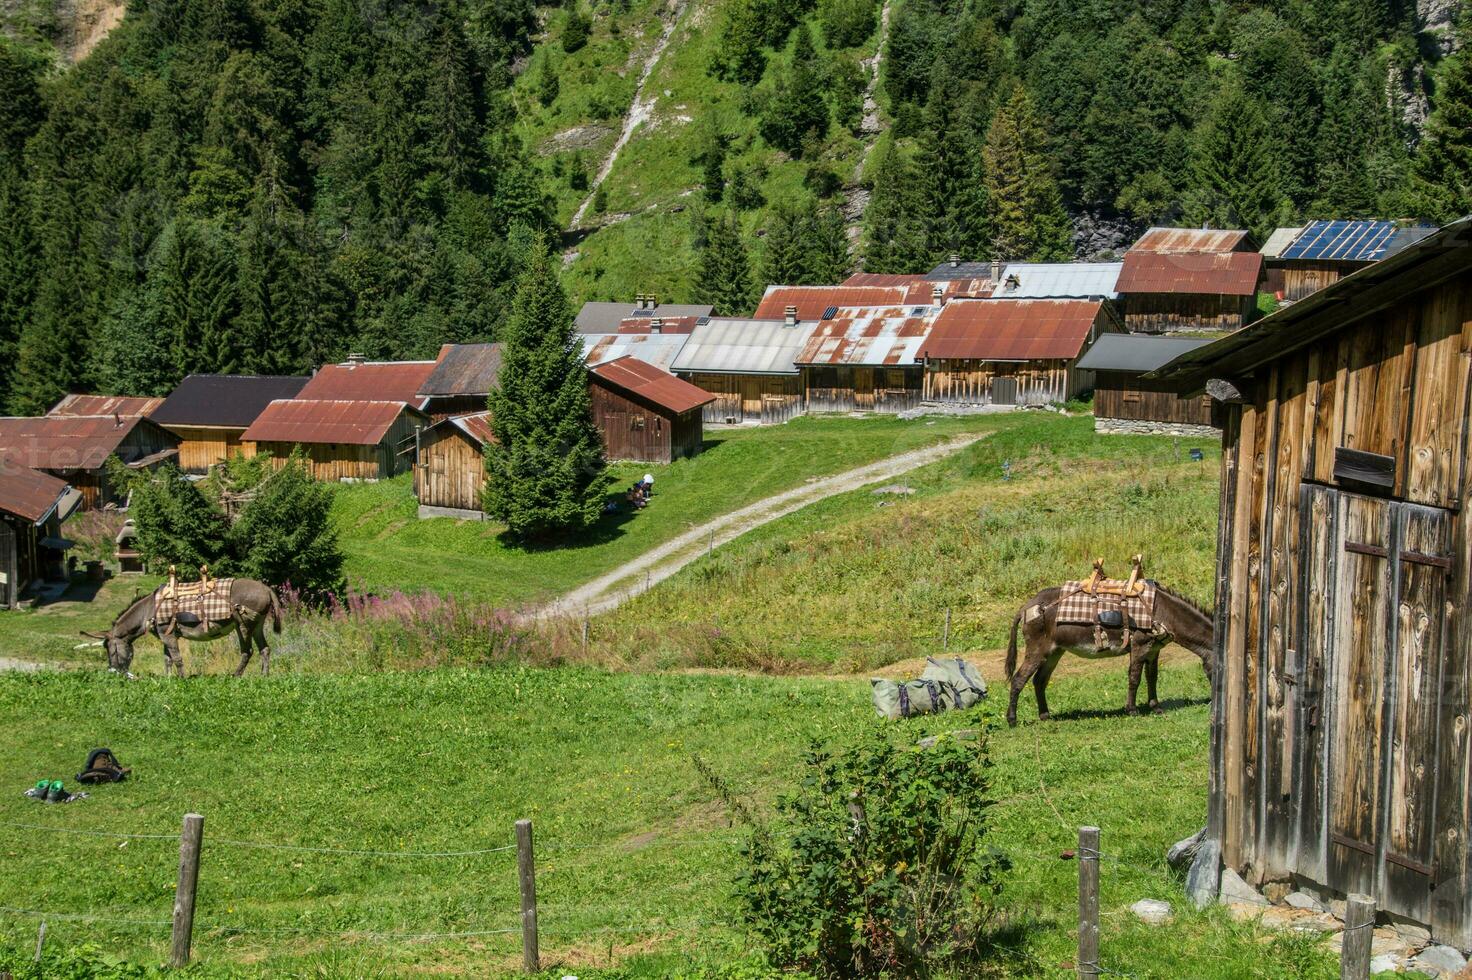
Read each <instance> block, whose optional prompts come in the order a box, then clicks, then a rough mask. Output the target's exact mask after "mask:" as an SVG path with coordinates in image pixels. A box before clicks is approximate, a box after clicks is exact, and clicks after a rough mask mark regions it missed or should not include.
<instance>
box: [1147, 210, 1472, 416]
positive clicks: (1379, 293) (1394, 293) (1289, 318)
mask: <svg viewBox="0 0 1472 980" xmlns="http://www.w3.org/2000/svg"><path fill="white" fill-rule="evenodd" d="M1468 268H1472V217H1467V218H1460V219H1458V220H1457V221H1454V222H1452V223H1451V224H1449V225H1447V226H1445V227H1444V228H1441V229H1440V230H1438V231H1437V232H1435V233H1434V234H1432V235H1430V236H1428V237H1426V238H1423V239H1421V240H1420V241H1418V242H1416V243H1415V244H1413V245H1410V246H1408V247H1407V248H1405V249H1402V250H1401V251H1400V252H1397V253H1396V254H1394V255H1392V256H1390V257H1389V258H1387V259H1382V260H1381V261H1379V262H1375V263H1372V264H1370V265H1367V266H1365V267H1364V268H1362V269H1356V270H1355V271H1354V272H1352V273H1351V274H1349V275H1347V276H1345V277H1344V278H1343V279H1340V280H1339V281H1338V282H1335V283H1332V284H1330V285H1329V286H1327V287H1325V288H1324V289H1321V290H1319V291H1318V292H1316V293H1314V294H1312V295H1311V296H1309V297H1308V298H1306V299H1302V300H1299V301H1298V302H1297V303H1294V304H1292V305H1290V306H1284V307H1281V308H1279V309H1278V310H1277V311H1276V312H1274V313H1272V314H1269V315H1268V316H1266V317H1263V318H1262V319H1261V320H1258V321H1257V322H1256V323H1253V324H1251V325H1250V326H1247V327H1243V328H1242V329H1241V330H1238V331H1236V332H1235V333H1232V334H1228V335H1227V336H1225V337H1223V338H1222V339H1221V340H1218V341H1215V342H1213V343H1211V344H1208V345H1207V346H1205V347H1202V348H1199V349H1197V350H1194V351H1190V352H1188V353H1186V354H1184V355H1182V356H1181V357H1179V358H1177V359H1175V360H1174V361H1171V362H1170V363H1169V364H1167V365H1166V366H1165V367H1163V368H1160V369H1159V370H1157V371H1154V372H1152V373H1151V374H1150V375H1149V376H1148V377H1149V378H1150V380H1158V381H1166V382H1169V383H1170V385H1171V386H1172V387H1173V388H1174V389H1175V390H1177V391H1180V392H1192V391H1198V390H1200V388H1201V387H1202V386H1203V385H1205V384H1206V382H1207V380H1208V379H1210V378H1213V377H1226V378H1230V377H1238V376H1241V375H1243V374H1245V373H1246V372H1249V371H1251V370H1253V369H1254V368H1256V367H1258V366H1259V365H1261V364H1264V363H1266V362H1268V361H1270V360H1274V359H1276V358H1278V357H1282V356H1284V355H1287V354H1291V353H1293V352H1294V351H1296V350H1299V349H1301V348H1303V347H1306V346H1308V345H1309V344H1311V343H1314V342H1315V341H1317V340H1319V339H1321V338H1323V337H1326V336H1329V335H1331V334H1333V333H1337V332H1338V331H1340V330H1343V329H1345V328H1347V327H1349V326H1351V325H1353V324H1354V323H1356V322H1357V321H1358V320H1360V319H1361V318H1363V317H1365V316H1368V315H1370V314H1372V313H1375V312H1376V311H1378V310H1382V309H1384V308H1385V307H1386V306H1388V305H1389V304H1391V303H1393V302H1395V301H1397V300H1399V299H1400V298H1402V297H1404V296H1407V295H1410V294H1412V293H1414V292H1417V291H1419V290H1422V289H1426V288H1429V287H1431V286H1434V285H1436V284H1437V283H1438V282H1441V281H1444V280H1445V279H1446V278H1448V277H1450V276H1453V275H1458V274H1465V273H1466V272H1467V270H1468Z"/></svg>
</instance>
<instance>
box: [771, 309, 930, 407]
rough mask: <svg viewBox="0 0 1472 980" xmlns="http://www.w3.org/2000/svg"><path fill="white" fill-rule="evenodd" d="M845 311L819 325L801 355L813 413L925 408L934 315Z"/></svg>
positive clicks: (798, 361) (805, 394)
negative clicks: (925, 364) (924, 355)
mask: <svg viewBox="0 0 1472 980" xmlns="http://www.w3.org/2000/svg"><path fill="white" fill-rule="evenodd" d="M915 309H916V307H908V306H904V307H878V308H858V309H850V308H840V309H838V310H835V311H833V316H832V317H830V318H828V319H825V320H822V321H820V322H819V323H818V324H817V326H816V327H815V328H814V330H813V333H812V335H811V336H810V337H809V338H808V342H807V344H805V345H804V346H803V349H802V350H801V351H800V352H799V353H798V355H797V358H796V362H795V363H796V364H797V366H798V368H799V369H800V370H801V371H802V385H803V397H804V400H805V402H806V404H807V410H808V411H809V412H903V411H906V410H908V409H911V408H914V407H915V406H916V405H918V404H920V391H921V382H922V375H923V374H924V369H923V368H922V367H921V366H920V346H921V344H923V343H924V342H925V337H926V335H927V334H928V333H929V332H930V311H931V309H932V307H924V308H923V309H924V312H923V313H922V314H920V315H915V313H914V311H915Z"/></svg>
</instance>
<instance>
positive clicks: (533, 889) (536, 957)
mask: <svg viewBox="0 0 1472 980" xmlns="http://www.w3.org/2000/svg"><path fill="white" fill-rule="evenodd" d="M516 876H517V878H518V879H520V881H521V960H522V965H523V966H524V967H525V968H526V972H528V973H536V972H537V971H538V970H540V969H541V968H542V958H541V954H540V953H539V952H538V951H537V866H536V861H535V860H534V859H533V857H532V822H531V821H530V820H518V821H516Z"/></svg>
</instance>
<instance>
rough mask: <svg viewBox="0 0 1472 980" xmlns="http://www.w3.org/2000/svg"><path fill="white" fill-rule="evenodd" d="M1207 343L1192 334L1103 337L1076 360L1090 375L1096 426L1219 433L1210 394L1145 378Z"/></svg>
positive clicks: (1125, 430) (1099, 428) (1169, 432)
mask: <svg viewBox="0 0 1472 980" xmlns="http://www.w3.org/2000/svg"><path fill="white" fill-rule="evenodd" d="M1209 343H1211V341H1209V340H1201V339H1198V338H1193V337H1148V336H1145V335H1143V334H1130V333H1106V334H1104V335H1103V336H1101V337H1100V338H1099V339H1098V340H1097V341H1095V343H1094V346H1093V347H1090V348H1089V351H1088V353H1087V354H1085V355H1084V356H1083V357H1081V358H1079V361H1078V366H1079V369H1080V370H1082V371H1090V372H1092V373H1093V375H1094V431H1095V432H1102V433H1105V434H1110V435H1115V434H1132V433H1151V434H1157V435H1176V436H1210V437H1213V438H1214V437H1216V436H1219V435H1220V434H1221V433H1220V431H1219V430H1218V429H1217V428H1216V427H1214V425H1213V423H1212V407H1211V405H1212V402H1211V398H1210V397H1208V396H1207V395H1189V396H1187V395H1180V394H1177V393H1176V391H1175V389H1174V388H1173V387H1171V386H1170V385H1167V384H1164V383H1162V382H1159V381H1146V380H1145V379H1144V378H1143V375H1144V374H1146V373H1147V372H1150V371H1154V370H1157V369H1158V368H1162V367H1164V366H1165V365H1167V364H1169V363H1170V362H1171V361H1173V360H1175V359H1176V358H1178V357H1180V356H1181V355H1183V354H1185V353H1187V352H1188V351H1193V350H1195V349H1196V348H1198V347H1205V346H1206V345H1207V344H1209Z"/></svg>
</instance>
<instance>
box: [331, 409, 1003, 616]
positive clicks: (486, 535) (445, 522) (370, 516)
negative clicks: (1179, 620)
mask: <svg viewBox="0 0 1472 980" xmlns="http://www.w3.org/2000/svg"><path fill="white" fill-rule="evenodd" d="M1012 424H1016V422H1015V421H1012V420H1006V419H1002V418H1001V417H999V416H983V417H971V418H955V417H949V418H936V419H928V420H921V421H914V420H911V421H905V420H901V419H897V418H893V417H877V416H876V417H872V418H866V419H851V418H798V419H794V420H793V421H792V422H789V423H787V424H786V425H782V426H774V427H766V428H751V429H723V430H709V431H707V433H706V448H705V451H704V452H702V453H701V454H700V455H699V456H697V457H695V458H694V459H688V460H680V461H678V462H676V463H674V464H672V465H669V466H651V465H648V464H643V463H639V464H622V465H618V466H615V467H614V468H613V472H614V475H615V477H616V478H617V481H618V482H617V484H616V486H617V488H618V489H620V490H622V489H623V488H624V487H625V486H626V485H627V484H630V483H632V482H633V481H634V480H636V479H637V478H638V476H639V475H641V474H643V473H644V472H646V471H647V472H651V473H653V474H654V477H655V484H654V487H655V496H654V498H653V501H652V502H651V504H650V505H649V506H648V507H647V508H646V509H644V510H643V511H640V512H639V513H637V514H634V515H632V516H631V515H629V514H627V513H622V514H620V515H617V516H615V517H611V518H608V519H606V520H605V521H604V522H603V524H602V525H600V526H599V527H598V528H597V529H595V532H594V533H592V534H590V535H589V536H588V539H587V540H586V541H584V542H582V543H576V544H572V545H568V546H565V547H560V548H547V549H542V550H527V549H522V548H520V547H517V546H515V545H514V544H511V543H509V542H507V541H506V540H505V539H504V538H503V537H502V533H501V532H502V529H501V527H500V526H498V525H496V524H493V523H483V522H479V521H459V520H453V519H449V518H435V519H431V520H425V521H421V520H418V519H417V518H416V517H415V513H416V503H415V501H414V497H413V489H412V486H411V484H410V482H409V480H408V477H400V478H397V479H394V480H388V481H385V482H383V483H377V484H364V485H359V486H346V487H343V488H341V489H340V490H339V491H338V494H337V499H336V501H335V503H334V519H335V521H336V524H337V527H338V529H339V533H340V535H341V541H342V545H343V550H344V551H345V553H346V554H347V557H348V561H347V573H348V576H349V579H350V580H351V581H352V582H354V583H355V584H357V585H359V586H360V587H362V588H366V589H370V590H378V591H390V590H395V589H399V590H404V591H411V592H412V591H420V590H425V589H429V590H434V591H439V592H445V593H453V594H455V595H458V596H462V597H469V598H474V599H480V600H485V601H488V602H496V603H507V604H521V603H530V602H536V601H538V600H541V599H546V598H550V597H552V596H554V595H557V594H560V593H562V592H564V591H566V590H568V589H571V588H573V587H575V586H577V585H579V584H581V583H583V582H586V581H588V580H589V579H592V578H596V577H597V576H599V575H601V574H603V573H604V572H607V571H609V570H611V569H612V568H614V567H615V566H617V565H619V564H620V563H622V562H626V561H629V560H631V559H633V558H635V557H637V556H638V555H640V554H642V553H644V552H645V551H648V550H649V549H650V548H653V547H656V546H657V545H659V544H662V543H663V542H665V541H667V540H669V539H670V538H672V537H675V536H676V535H679V534H681V533H683V532H685V531H687V530H688V529H689V528H690V527H691V526H692V525H696V524H700V523H703V522H705V521H707V520H710V519H712V518H714V517H718V516H720V515H721V514H724V513H728V512H730V511H732V510H736V509H737V508H739V507H742V506H744V505H746V504H749V503H753V502H755V501H758V500H761V499H762V498H764V497H768V496H770V495H772V494H774V493H777V492H780V491H782V490H787V489H790V488H792V487H796V486H800V485H801V484H802V483H804V482H805V481H806V480H808V479H810V478H812V477H817V476H826V475H829V474H832V473H838V472H842V471H844V470H848V469H852V468H854V467H856V466H861V465H863V464H865V463H869V462H873V461H875V460H878V459H882V458H884V457H886V456H890V455H894V454H896V453H902V452H906V451H908V450H911V449H917V448H920V447H923V446H926V445H931V444H934V443H936V442H940V441H943V440H945V439H948V438H952V437H954V436H956V435H959V434H963V433H967V432H978V431H989V430H993V429H998V428H1005V427H1006V426H1008V425H1012Z"/></svg>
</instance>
